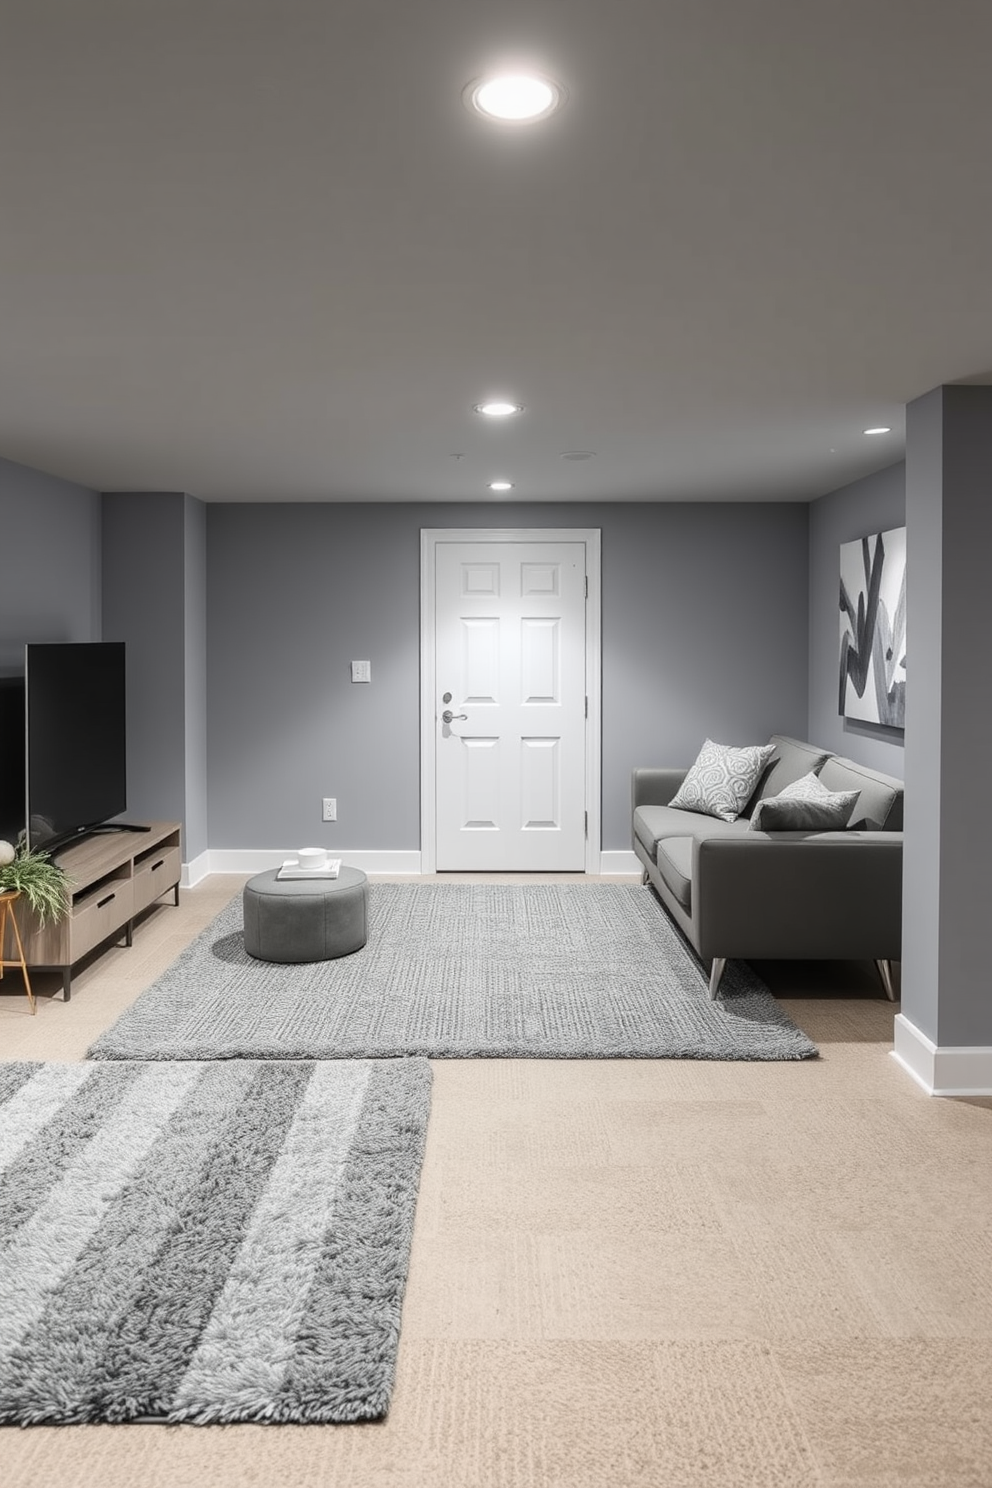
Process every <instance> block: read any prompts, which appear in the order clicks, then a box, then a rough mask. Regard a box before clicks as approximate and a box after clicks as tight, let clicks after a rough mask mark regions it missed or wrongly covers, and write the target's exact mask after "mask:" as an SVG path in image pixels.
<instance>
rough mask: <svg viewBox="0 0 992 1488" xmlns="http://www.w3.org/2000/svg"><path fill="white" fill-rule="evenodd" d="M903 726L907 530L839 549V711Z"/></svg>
mask: <svg viewBox="0 0 992 1488" xmlns="http://www.w3.org/2000/svg"><path fill="white" fill-rule="evenodd" d="M839 711H840V713H841V715H842V716H843V717H844V718H859V719H863V720H864V721H865V722H867V723H881V724H885V725H887V726H888V727H889V728H905V726H906V529H905V527H894V528H893V529H892V530H891V531H890V532H876V533H873V534H872V535H871V536H870V537H862V538H859V539H858V540H857V541H855V542H848V543H841V547H840V709H839Z"/></svg>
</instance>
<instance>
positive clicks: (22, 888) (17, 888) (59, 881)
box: [0, 836, 72, 925]
mask: <svg viewBox="0 0 992 1488" xmlns="http://www.w3.org/2000/svg"><path fill="white" fill-rule="evenodd" d="M0 894H21V895H23V897H24V899H25V901H26V902H27V905H28V908H29V909H31V910H32V911H33V913H34V914H35V915H36V916H37V919H38V923H39V925H48V924H52V925H54V924H57V923H58V921H59V920H61V919H64V918H65V916H66V915H67V914H68V913H69V909H70V906H71V904H72V896H71V881H70V879H69V875H68V874H67V873H66V871H65V869H64V868H60V867H59V865H58V863H56V862H54V861H53V859H52V858H51V856H50V855H49V854H48V853H47V852H44V851H43V850H42V849H40V848H30V847H28V845H27V843H26V841H25V840H24V837H23V836H21V837H19V838H18V841H17V846H16V847H15V846H14V845H13V844H12V843H10V842H0Z"/></svg>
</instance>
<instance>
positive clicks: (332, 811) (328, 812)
mask: <svg viewBox="0 0 992 1488" xmlns="http://www.w3.org/2000/svg"><path fill="white" fill-rule="evenodd" d="M320 819H321V821H337V819H338V802H337V797H336V796H325V797H324V802H323V810H322V811H321V815H320Z"/></svg>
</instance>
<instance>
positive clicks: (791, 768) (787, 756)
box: [745, 734, 830, 814]
mask: <svg viewBox="0 0 992 1488" xmlns="http://www.w3.org/2000/svg"><path fill="white" fill-rule="evenodd" d="M769 742H770V743H772V744H774V746H775V753H774V754H773V755H772V757H771V759H770V760H769V761H768V763H767V765H766V766H765V768H764V771H763V773H762V776H761V779H760V780H759V781H758V784H757V786H756V787H755V791H754V795H753V796H752V797H751V801H750V804H749V806H748V808H747V812H746V813H745V814H748V813H749V812H753V811H754V809H755V806H756V805H757V803H758V801H761V800H764V798H765V797H766V796H777V795H779V794H780V793H781V792H782V791H783V790H784V789H785V787H786V786H787V785H793V784H794V783H795V782H796V781H797V780H801V779H802V777H803V776H804V775H808V774H809V773H810V771H813V773H814V774H815V773H816V772H817V771H818V770H819V768H820V766H821V765H822V764H823V762H824V760H828V759H829V758H830V751H829V749H819V748H817V746H816V745H815V744H806V743H804V741H803V740H802V739H790V738H789V737H788V735H787V734H772V737H771V740H770V741H769Z"/></svg>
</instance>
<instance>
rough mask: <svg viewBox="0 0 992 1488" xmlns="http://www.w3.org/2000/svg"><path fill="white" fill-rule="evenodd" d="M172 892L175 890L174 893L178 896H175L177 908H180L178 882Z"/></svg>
mask: <svg viewBox="0 0 992 1488" xmlns="http://www.w3.org/2000/svg"><path fill="white" fill-rule="evenodd" d="M172 892H173V893H174V894H175V896H176V897H175V901H174V902H175V906H176V908H177V909H178V908H179V885H178V884H176V886H175V888H174V889H173V891H172Z"/></svg>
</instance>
